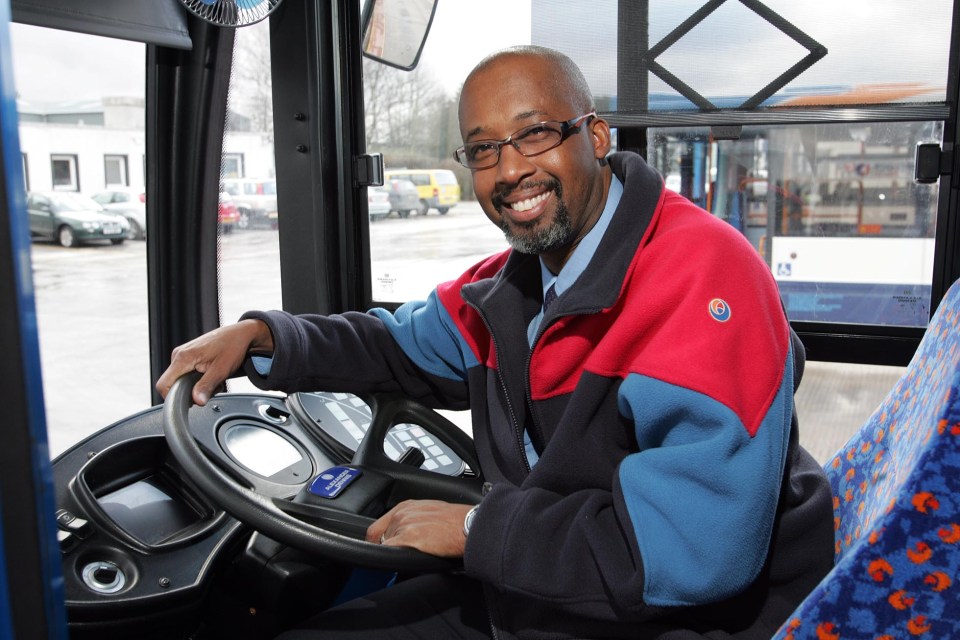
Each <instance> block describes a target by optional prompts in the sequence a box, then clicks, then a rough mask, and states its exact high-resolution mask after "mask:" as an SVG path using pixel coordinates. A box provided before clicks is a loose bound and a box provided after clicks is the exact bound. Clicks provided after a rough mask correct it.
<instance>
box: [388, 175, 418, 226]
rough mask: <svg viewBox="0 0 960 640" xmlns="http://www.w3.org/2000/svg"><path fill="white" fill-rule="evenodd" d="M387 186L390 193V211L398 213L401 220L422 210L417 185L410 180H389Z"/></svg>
mask: <svg viewBox="0 0 960 640" xmlns="http://www.w3.org/2000/svg"><path fill="white" fill-rule="evenodd" d="M386 186H387V187H388V189H389V193H390V211H391V213H392V212H394V211H396V212H397V215H398V216H400V217H401V218H406V217H407V216H409V215H410V214H411V213H416V212H417V211H419V210H420V194H419V192H418V191H417V185H415V184H413V183H412V182H410V181H409V180H403V179H400V178H394V179H393V180H387V182H386Z"/></svg>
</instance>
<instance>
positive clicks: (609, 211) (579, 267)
mask: <svg viewBox="0 0 960 640" xmlns="http://www.w3.org/2000/svg"><path fill="white" fill-rule="evenodd" d="M621 196H623V183H622V182H620V180H619V179H618V178H617V176H611V179H610V190H609V191H608V192H607V203H606V205H604V207H603V212H602V213H601V214H600V219H599V220H597V223H596V224H595V225H593V229H590V231H588V232H587V235H585V236H583V239H582V240H580V244H578V245H577V248H576V249H574V250H573V253H572V254H571V255H570V257H569V258H568V259H567V262H566V264H564V265H563V268H562V269H560V273H558V274H557V275H553V273H551V272H550V269H548V268H547V265H546V264H544V262H543V258H540V277H541V279H542V280H543V295H544V297H546V295H547V289H549V288H550V287H551V286H553V287H554V291H555V292H556V294H557V297H560V296H561V295H563V292H564V291H566V290H567V289H569V288H570V287H572V286H573V283H575V282H576V281H577V278H579V277H580V275H581V274H582V273H583V272H584V271H586V269H587V265H588V264H590V261H591V260H593V256H594V255H595V254H596V253H597V247H599V246H600V240H602V239H603V236H604V234H605V233H606V232H607V227H609V226H610V220H612V219H613V212H614V211H616V210H617V205H619V204H620V198H621ZM554 304H556V303H554ZM542 321H543V309H540V311H539V313H537V315H536V316H534V318H533V320H531V321H530V324H529V325H527V343H529V345H530V348H531V349H532V348H533V341H534V340H535V339H536V337H537V331H538V330H539V329H540V323H541V322H542ZM523 445H524V449H525V450H526V453H527V461H528V462H529V463H530V466H531V467H532V466H533V465H535V464H536V463H537V460H539V459H540V456H539V455H538V454H537V451H536V449H534V448H533V443H532V442H531V441H530V434H529V433H528V432H527V431H524V432H523Z"/></svg>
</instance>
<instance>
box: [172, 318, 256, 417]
mask: <svg viewBox="0 0 960 640" xmlns="http://www.w3.org/2000/svg"><path fill="white" fill-rule="evenodd" d="M250 352H255V353H263V354H270V353H272V352H273V335H272V334H271V333H270V329H269V328H268V327H267V325H266V324H265V323H264V322H262V321H260V320H241V321H240V322H238V323H236V324H232V325H227V326H225V327H220V328H219V329H214V330H213V331H210V332H209V333H205V334H203V335H202V336H200V337H198V338H195V339H193V340H191V341H190V342H188V343H186V344H184V345H181V346H179V347H177V348H176V349H174V350H173V354H172V355H171V359H170V366H169V367H167V370H166V371H164V372H163V375H161V376H160V378H159V379H158V380H157V391H158V392H159V393H160V395H161V396H163V397H164V398H166V397H167V393H169V391H170V387H171V386H173V383H174V382H175V381H176V380H177V379H178V378H179V377H180V376H182V375H184V374H185V373H189V372H191V371H197V372H199V373H201V374H203V375H202V376H201V378H200V380H199V381H198V382H197V383H196V385H194V387H193V394H192V397H193V402H194V403H195V404H197V405H199V406H201V407H202V406H204V405H205V404H207V401H208V400H209V399H210V397H211V396H212V395H213V394H214V393H216V392H217V390H218V389H219V388H220V387H221V385H223V383H224V382H225V381H226V380H227V378H229V377H230V376H231V375H232V374H233V372H234V371H236V370H237V369H239V368H240V366H241V365H242V364H243V361H244V359H245V358H246V357H247V354H248V353H250Z"/></svg>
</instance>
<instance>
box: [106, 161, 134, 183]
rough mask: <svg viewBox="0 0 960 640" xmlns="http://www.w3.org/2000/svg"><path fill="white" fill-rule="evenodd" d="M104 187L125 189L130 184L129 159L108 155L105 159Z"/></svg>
mask: <svg viewBox="0 0 960 640" xmlns="http://www.w3.org/2000/svg"><path fill="white" fill-rule="evenodd" d="M103 173H104V186H106V187H125V186H127V185H128V184H129V182H130V181H129V179H128V177H127V176H128V175H129V174H128V171H127V157H126V156H121V155H108V156H104V158H103Z"/></svg>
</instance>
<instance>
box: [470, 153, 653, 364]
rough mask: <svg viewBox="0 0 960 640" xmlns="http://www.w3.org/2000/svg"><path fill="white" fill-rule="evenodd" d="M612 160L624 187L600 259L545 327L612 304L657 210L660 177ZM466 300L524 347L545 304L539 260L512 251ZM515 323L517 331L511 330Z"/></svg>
mask: <svg viewBox="0 0 960 640" xmlns="http://www.w3.org/2000/svg"><path fill="white" fill-rule="evenodd" d="M608 161H609V163H610V166H611V168H612V169H613V173H614V174H615V175H616V176H617V178H619V179H620V181H621V182H622V183H623V197H622V198H621V199H620V206H618V207H617V210H616V211H615V212H614V215H613V220H611V221H610V227H609V228H608V229H607V233H606V234H605V235H604V237H603V239H602V240H601V241H600V246H599V247H598V248H597V252H596V257H597V258H599V259H594V260H592V261H591V262H590V264H589V265H587V268H586V269H585V270H584V272H583V274H582V275H581V276H580V277H579V278H578V279H577V282H576V283H574V285H573V286H572V287H571V288H570V289H569V290H568V291H567V292H566V293H565V294H564V296H563V298H561V300H559V301H558V302H557V303H556V304H554V305H553V306H552V307H551V308H550V311H549V315H548V316H547V317H546V318H544V326H546V323H547V322H548V321H549V320H550V318H551V317H556V316H558V315H568V314H577V313H594V312H596V311H599V310H600V309H605V308H609V307H611V306H613V305H614V303H615V302H616V301H617V298H618V297H619V295H620V290H621V288H622V284H623V280H624V277H625V276H626V273H627V270H628V269H629V268H630V264H631V263H632V262H633V260H634V258H635V256H636V253H637V250H638V248H639V246H640V244H641V242H642V240H643V238H644V235H645V234H646V232H647V229H648V228H649V227H650V223H651V221H652V220H653V217H654V214H655V213H656V211H657V207H658V204H659V202H660V198H661V193H662V190H663V180H662V179H661V178H660V175H659V174H658V173H657V172H656V171H655V170H654V169H652V168H651V167H650V166H649V165H647V163H646V162H644V160H643V158H641V157H640V156H639V155H637V154H635V153H630V152H621V153H615V154H613V155H611V156H609V157H608ZM462 295H463V298H464V300H466V301H467V302H468V303H469V304H471V305H473V306H474V307H475V308H477V309H478V310H480V312H481V314H482V315H484V317H485V318H486V321H487V323H488V324H489V325H490V327H489V328H490V330H491V331H494V332H495V333H498V334H499V335H503V336H511V335H513V334H514V332H519V334H520V342H522V344H523V345H526V325H527V324H529V322H530V320H531V319H532V318H533V316H534V315H536V314H537V312H538V311H539V309H540V306H541V303H542V301H541V296H542V283H541V278H540V261H539V260H538V259H537V257H536V256H531V255H525V254H522V253H519V252H517V251H511V252H510V256H509V257H508V259H507V262H506V263H505V264H504V266H503V269H501V270H500V272H499V273H498V274H497V276H495V277H493V278H489V279H486V280H481V281H478V282H474V283H471V284H468V285H466V286H464V287H463V289H462ZM517 308H519V309H521V317H519V318H518V316H517V314H516V313H515V312H510V311H515V310H516V309H517ZM508 318H509V320H508ZM515 323H516V325H517V326H513V325H514V324H515ZM511 342H512V341H511ZM519 344H520V343H519V342H518V345H519ZM513 346H514V345H512V344H511V348H513ZM524 348H526V347H525V346H524Z"/></svg>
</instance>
